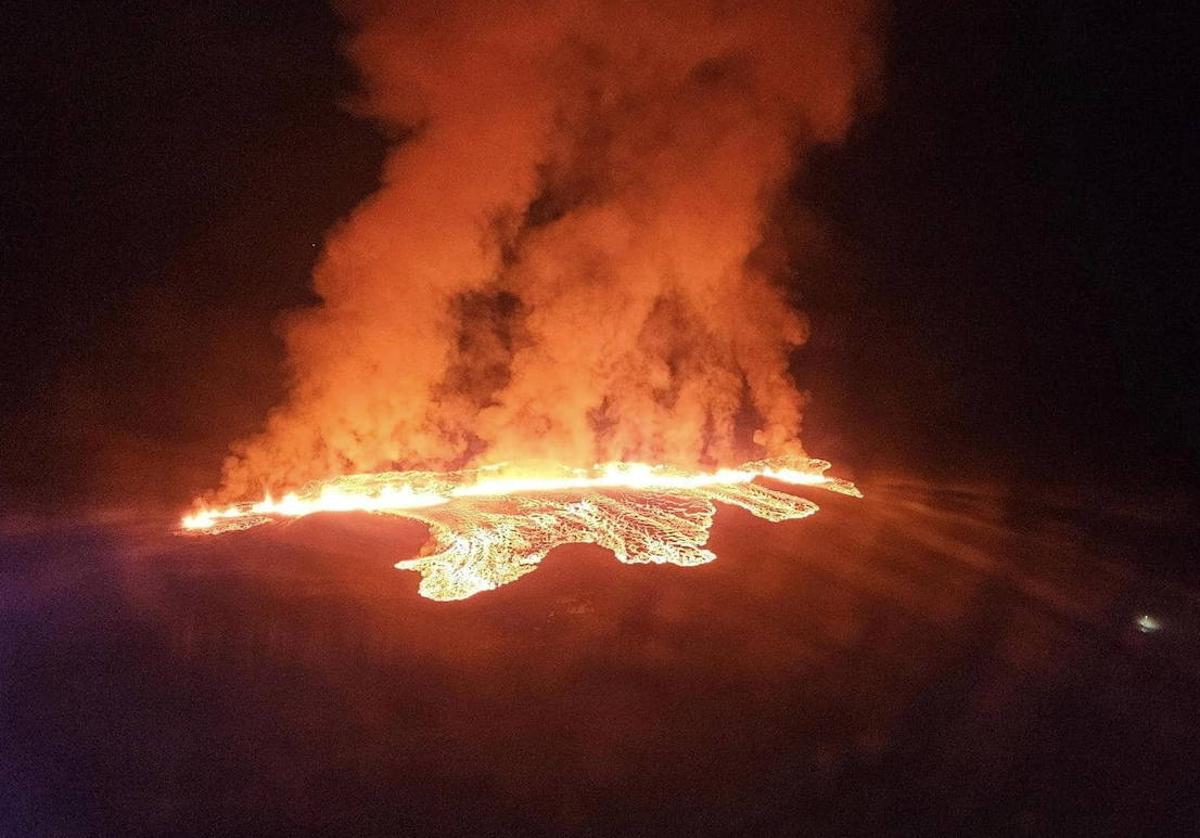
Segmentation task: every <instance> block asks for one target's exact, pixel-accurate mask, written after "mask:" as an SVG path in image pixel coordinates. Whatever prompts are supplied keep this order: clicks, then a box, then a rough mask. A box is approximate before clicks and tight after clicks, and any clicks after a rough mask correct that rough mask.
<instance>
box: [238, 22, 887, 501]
mask: <svg viewBox="0 0 1200 838" xmlns="http://www.w3.org/2000/svg"><path fill="white" fill-rule="evenodd" d="M342 11H343V12H344V15H345V17H346V19H347V20H348V21H349V25H350V27H351V32H352V34H351V36H350V37H349V39H348V42H347V51H348V54H349V55H350V57H351V58H352V60H353V61H354V63H355V64H356V66H357V67H358V69H359V71H360V74H361V78H362V82H363V92H362V94H361V96H360V98H359V100H358V101H357V103H356V105H357V107H358V108H359V109H360V110H361V111H362V112H363V113H364V114H365V115H368V116H370V117H371V118H373V119H375V120H377V121H378V122H380V123H381V124H382V125H383V126H385V127H386V129H387V130H389V131H394V132H395V134H396V136H397V137H402V139H398V140H397V143H396V145H395V147H394V149H393V150H392V152H391V153H390V155H389V156H388V159H387V161H386V163H385V165H384V169H383V172H382V175H381V186H380V188H379V190H378V191H377V192H376V193H375V194H374V195H372V196H371V197H370V198H368V199H367V200H366V201H365V202H364V203H363V204H362V205H361V206H359V207H358V208H357V209H356V210H355V211H354V212H353V213H352V214H351V216H350V217H349V218H348V219H347V220H346V221H345V222H344V223H343V224H341V225H340V227H338V228H337V229H336V230H334V231H332V233H331V234H330V235H329V237H328V240H327V242H326V246H325V251H324V255H323V257H322V260H321V262H320V264H319V265H318V268H317V270H316V272H315V276H314V287H315V290H316V291H317V293H318V295H319V296H320V297H321V300H322V302H321V304H320V305H319V306H317V307H314V308H311V309H306V310H303V311H300V312H296V313H294V314H293V315H292V316H291V317H290V319H289V321H288V323H287V324H286V331H285V333H286V341H287V348H288V353H289V359H290V373H291V376H292V383H291V389H290V395H289V397H288V399H287V401H286V402H285V403H284V404H283V405H281V406H280V407H279V408H277V409H276V410H275V411H274V412H273V413H272V414H271V416H270V417H269V419H268V422H267V425H266V428H265V430H264V431H263V433H262V434H260V435H259V436H257V437H255V438H252V439H249V440H246V441H243V442H242V443H239V444H238V445H237V446H235V449H234V452H233V454H232V456H231V457H230V458H229V460H228V461H227V463H226V470H225V487H224V490H225V493H226V494H229V495H243V494H253V493H256V492H258V491H261V489H262V488H263V487H264V486H267V487H275V488H279V487H285V486H294V485H296V484H298V483H301V482H303V481H305V480H308V479H312V478H318V477H329V476H332V475H335V474H339V473H345V472H351V471H367V470H376V469H381V468H393V467H421V468H431V467H434V468H436V467H454V466H460V465H462V464H464V463H468V462H496V461H506V460H507V461H512V460H529V459H547V458H549V459H554V460H556V461H559V462H566V463H571V464H590V463H593V462H598V461H605V460H620V459H624V460H649V461H656V462H669V463H674V464H680V465H694V464H713V463H729V462H735V461H739V460H741V459H745V455H746V454H755V453H766V454H779V453H786V452H797V453H798V452H800V450H801V449H800V443H799V437H798V434H799V430H800V422H801V414H802V407H803V394H802V393H801V391H799V390H798V389H797V387H796V385H795V383H794V382H793V381H792V380H791V378H790V376H789V375H788V370H787V365H788V357H789V353H790V352H791V350H792V349H793V348H794V347H796V346H798V345H800V344H802V343H803V342H804V340H805V339H806V331H807V329H806V324H805V321H804V319H803V318H802V316H801V315H800V314H799V313H798V312H796V311H795V310H793V309H792V308H791V307H789V305H788V304H787V302H786V300H785V296H784V294H783V292H782V291H781V289H780V288H779V286H778V284H777V283H778V279H779V277H780V275H781V274H782V273H783V272H785V271H786V269H787V265H786V263H785V260H784V259H783V258H781V257H779V256H778V255H777V254H774V253H772V252H771V249H770V248H767V247H764V246H763V242H764V240H765V239H766V237H767V234H768V230H767V224H768V219H769V217H770V212H769V210H770V208H771V206H772V202H773V201H775V200H776V199H777V198H778V196H779V193H780V190H781V188H782V187H783V185H784V184H785V182H786V181H787V179H788V178H789V177H790V176H791V174H792V173H793V172H794V171H795V169H796V167H797V166H800V165H803V159H804V155H805V152H806V150H807V149H809V148H811V147H813V146H814V145H815V144H818V143H830V142H836V141H838V140H839V139H840V138H841V137H842V136H843V135H844V134H845V132H846V131H847V129H848V127H849V126H850V124H851V122H852V120H853V117H854V112H855V108H856V103H857V102H858V101H859V100H860V97H861V94H862V92H863V90H864V88H865V87H866V86H867V85H869V84H870V83H871V81H872V79H873V75H874V72H875V69H876V61H875V50H874V42H873V38H872V31H873V14H874V7H873V5H872V4H871V3H868V2H834V0H819V2H807V3H805V2H745V3H737V2H694V0H693V1H692V2H656V3H644V2H526V3H511V4H500V3H494V2H430V3H419V2H418V3H403V4H392V3H386V2H350V3H346V4H345V5H344V6H342ZM748 429H750V430H748Z"/></svg>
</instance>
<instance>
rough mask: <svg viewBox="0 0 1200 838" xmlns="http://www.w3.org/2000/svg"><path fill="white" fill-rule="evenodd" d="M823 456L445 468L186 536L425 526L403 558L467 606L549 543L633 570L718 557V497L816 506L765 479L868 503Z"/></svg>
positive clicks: (437, 595) (347, 482) (802, 511)
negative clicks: (413, 551)
mask: <svg viewBox="0 0 1200 838" xmlns="http://www.w3.org/2000/svg"><path fill="white" fill-rule="evenodd" d="M828 468H829V463H827V462H824V461H823V460H806V459H796V458H791V459H786V460H784V459H774V460H758V461H755V462H751V463H746V464H745V465H743V466H741V467H739V468H736V469H721V470H718V471H715V472H700V473H696V472H684V471H679V470H676V469H670V468H666V467H663V466H651V465H645V464H641V463H609V464H606V465H603V466H597V467H595V468H593V469H591V470H568V469H556V470H552V471H551V473H547V470H546V469H540V470H539V471H538V473H537V474H529V473H522V472H521V471H519V470H516V469H512V468H510V467H504V466H494V467H490V468H486V469H476V470H470V471H457V472H448V473H436V472H423V471H403V472H401V471H393V472H382V473H378V474H352V475H347V476H343V477H335V478H332V479H330V480H323V481H318V482H316V483H311V484H309V485H308V486H306V487H304V488H303V489H301V490H300V491H299V492H295V493H291V494H287V495H285V496H284V497H283V498H282V499H281V500H278V501H276V500H274V499H273V498H271V497H270V496H268V497H266V498H264V499H263V500H261V501H259V502H257V503H240V504H234V505H233V506H229V507H225V508H221V509H208V508H204V509H200V510H198V511H196V512H195V513H193V514H191V515H187V516H185V517H184V519H183V529H184V530H185V531H192V532H204V533H220V532H228V531H231V530H244V529H248V528H250V527H255V526H258V525H260V524H266V523H270V522H272V521H276V520H280V519H286V518H298V517H302V516H305V515H310V514H313V513H316V512H356V511H365V512H377V513H384V514H389V515H398V516H401V517H405V518H411V519H414V520H417V521H421V522H423V523H425V524H427V525H428V526H429V529H430V539H429V542H428V544H427V545H426V547H425V549H423V550H422V555H421V556H419V557H418V558H415V559H408V560H405V561H401V562H399V563H397V565H396V567H398V568H401V569H404V570H416V571H418V572H419V573H420V574H421V577H422V578H421V586H420V592H421V595H422V596H425V597H428V598H430V599H436V600H454V599H465V598H466V597H469V596H471V595H472V594H476V593H479V592H480V591H486V590H491V589H492V588H496V587H498V586H500V585H503V584H506V583H508V582H512V581H513V580H515V579H517V578H519V577H521V576H523V575H524V574H526V573H529V572H530V571H532V570H534V569H535V568H536V567H537V565H538V563H539V562H541V560H542V559H543V558H545V556H546V554H547V553H549V552H550V551H551V550H552V549H553V548H555V547H558V546H560V545H563V544H598V545H600V546H601V547H605V548H607V549H609V550H612V552H613V553H614V555H616V557H617V559H618V560H620V561H622V562H626V563H635V562H654V563H659V564H661V563H666V562H669V563H671V564H676V565H682V566H688V565H696V564H703V563H704V562H709V561H712V560H713V559H714V558H716V557H715V556H714V554H713V553H712V552H710V551H708V550H706V549H704V547H703V545H704V543H705V542H706V541H707V540H708V533H709V530H710V528H711V527H712V519H713V515H714V514H715V513H716V507H715V506H714V502H718V503H725V504H730V505H733V506H740V507H742V508H743V509H745V510H747V511H749V512H751V513H753V514H754V515H757V516H758V517H760V518H764V519H766V520H768V521H784V520H788V519H794V518H804V517H807V516H809V515H811V514H813V513H814V512H816V511H817V505H816V504H814V503H813V502H811V501H809V500H805V499H804V498H800V497H796V496H794V495H790V494H787V493H785V492H779V491H776V490H774V489H768V488H765V487H763V486H759V485H757V484H755V483H754V482H753V481H754V480H755V479H756V478H759V477H765V478H769V479H772V480H776V481H778V482H781V483H785V484H789V485H793V486H820V487H821V488H824V489H828V490H831V491H834V492H840V493H842V494H847V495H853V496H855V497H861V494H860V493H859V491H858V490H857V489H856V488H855V487H854V486H853V484H851V483H848V482H847V481H845V480H839V479H837V478H834V477H827V476H826V475H825V471H826V470H827V469H828Z"/></svg>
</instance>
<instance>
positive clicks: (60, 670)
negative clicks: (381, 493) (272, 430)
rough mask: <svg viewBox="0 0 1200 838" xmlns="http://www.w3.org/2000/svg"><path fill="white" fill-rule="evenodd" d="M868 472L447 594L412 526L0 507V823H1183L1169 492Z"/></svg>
mask: <svg viewBox="0 0 1200 838" xmlns="http://www.w3.org/2000/svg"><path fill="white" fill-rule="evenodd" d="M863 488H864V489H865V490H866V491H867V497H866V499H864V500H862V501H855V500H852V499H847V498H840V497H836V496H830V495H826V494H824V493H812V494H811V495H810V496H812V497H814V499H816V500H818V502H820V503H821V504H822V507H823V509H822V511H821V512H820V513H819V514H818V515H817V516H815V517H814V518H811V519H808V520H805V521H796V522H791V523H786V524H778V525H773V524H769V523H766V522H764V521H760V520H757V519H754V518H752V517H750V516H749V515H748V514H745V513H742V512H740V511H738V510H732V509H726V510H723V511H722V513H721V514H720V515H719V516H718V520H717V525H716V527H715V530H714V533H713V538H712V542H711V543H712V544H713V545H714V547H715V549H716V551H717V552H718V554H719V556H720V558H719V559H718V560H717V561H716V562H715V563H713V564H711V565H708V566H705V567H700V568H693V569H679V568H673V567H627V566H622V565H619V564H617V563H616V562H615V561H614V560H613V559H612V558H611V556H609V555H607V554H605V553H604V552H603V551H601V550H599V549H595V548H591V547H576V548H570V549H564V550H560V551H558V552H556V553H554V554H552V555H551V556H550V557H549V558H548V559H547V560H546V562H545V563H544V564H543V566H542V567H541V568H540V569H539V570H538V571H537V572H536V573H534V574H532V575H530V576H528V577H526V578H524V579H522V580H520V581H518V582H517V583H515V584H513V585H510V586H508V587H506V588H503V589H501V590H499V591H495V592H492V593H487V594H482V595H479V596H477V597H475V598H473V599H471V600H468V601H466V602H463V603H447V604H439V603H433V602H429V601H426V600H422V599H420V598H418V597H417V596H416V586H417V577H416V576H415V575H413V574H407V573H401V572H399V571H396V570H393V569H392V568H391V564H392V563H393V562H394V561H395V560H396V559H397V558H401V557H403V556H404V555H408V554H410V553H411V552H412V551H413V550H415V549H416V548H417V547H418V546H419V544H420V543H421V541H422V540H423V533H422V530H421V528H420V527H419V526H417V525H415V524H412V523H407V522H396V521H390V520H384V519H379V518H370V517H361V518H347V517H344V516H343V517H335V518H325V519H310V520H304V521H300V522H297V523H295V524H293V525H291V526H286V527H282V526H281V527H276V528H274V529H268V528H264V529H261V530H258V531H252V532H249V533H243V534H234V535H227V536H222V537H218V538H207V537H199V538H183V537H176V536H171V535H168V534H165V533H164V527H166V526H167V525H168V523H169V522H166V521H163V522H141V523H138V524H130V523H119V522H118V523H108V524H95V523H91V524H55V525H49V524H46V523H44V522H42V523H31V522H21V521H16V520H11V519H10V520H8V521H7V522H5V524H4V526H3V529H2V530H0V550H2V556H3V564H2V565H0V573H2V574H3V575H2V577H0V580H2V583H0V790H2V791H0V794H2V798H0V833H2V834H4V835H82V834H106V835H129V834H163V835H166V834H171V835H177V834H231V833H263V832H273V833H291V834H296V833H308V832H318V831H319V832H325V833H328V834H358V833H375V834H430V835H434V834H436V835H448V834H472V835H494V834H522V835H538V834H564V833H568V834H595V835H601V834H603V835H611V834H643V835H652V834H654V835H657V834H680V835H698V834H704V835H736V834H765V835H794V834H798V833H799V834H821V835H832V834H846V833H862V832H871V833H899V834H914V833H915V834H921V833H924V834H955V833H964V832H966V833H974V834H1005V835H1008V834H1053V835H1067V834H1089V835H1095V834H1121V835H1130V834H1141V835H1144V834H1169V833H1174V834H1185V833H1187V832H1190V830H1191V829H1193V828H1194V826H1195V824H1196V823H1197V822H1200V810H1198V808H1197V793H1196V783H1195V778H1196V766H1197V758H1198V757H1200V723H1198V718H1200V717H1198V712H1200V701H1198V699H1200V595H1197V593H1196V588H1195V576H1194V571H1189V567H1190V565H1189V564H1188V562H1189V561H1190V560H1191V556H1190V553H1189V551H1191V550H1192V549H1193V547H1194V545H1195V544H1196V538H1195V535H1196V526H1195V523H1194V520H1193V518H1194V512H1195V508H1194V506H1193V505H1192V504H1191V503H1190V502H1189V501H1186V500H1180V499H1179V498H1171V497H1160V498H1145V499H1143V500H1139V501H1137V502H1131V501H1129V500H1127V499H1125V500H1120V499H1118V498H1119V495H1118V494H1114V495H1112V496H1111V497H1109V498H1107V499H1106V498H1104V497H1101V496H1099V495H1097V494H1095V493H1087V492H1061V491H1060V492H1050V491H1048V490H1045V489H1037V488H1035V487H1030V488H1027V489H1023V490H1021V491H1019V492H1018V491H1013V490H1006V489H1001V488H997V487H994V486H984V485H979V486H948V485H940V486H938V485H930V484H927V483H921V482H917V481H913V480H906V479H900V478H895V479H877V480H874V481H870V482H868V484H867V485H865V486H864V487H863ZM1142 615H1149V616H1150V617H1151V618H1153V620H1155V621H1157V624H1158V626H1159V628H1158V629H1157V630H1155V631H1143V630H1142V629H1141V628H1140V627H1139V625H1138V622H1137V621H1138V619H1139V617H1141V616H1142Z"/></svg>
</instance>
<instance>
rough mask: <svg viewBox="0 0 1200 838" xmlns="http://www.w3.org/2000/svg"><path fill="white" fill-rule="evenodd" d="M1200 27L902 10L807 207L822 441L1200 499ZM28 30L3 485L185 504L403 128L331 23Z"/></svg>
mask: <svg viewBox="0 0 1200 838" xmlns="http://www.w3.org/2000/svg"><path fill="white" fill-rule="evenodd" d="M1181 14H1182V12H1179V13H1175V12H1172V11H1170V10H1168V9H1165V8H1161V9H1155V10H1149V9H1143V8H1136V9H1135V8H1132V7H1130V8H1129V9H1126V10H1124V11H1120V12H1115V13H1109V12H1104V13H1101V11H1100V10H1099V8H1092V9H1072V8H1068V7H1063V6H1061V4H1051V3H1045V4H1037V3H1015V4H1014V3H984V4H970V5H969V6H964V5H962V4H957V3H932V4H931V3H900V4H897V5H896V6H895V7H894V8H893V9H892V10H891V14H890V19H889V20H888V21H887V22H886V23H885V24H884V28H885V31H886V32H887V42H888V47H887V51H886V55H887V58H886V61H887V66H886V71H885V81H884V86H883V89H882V90H880V91H879V95H878V97H877V101H875V102H874V103H873V104H872V105H871V107H870V108H869V111H868V115H867V116H866V117H865V118H863V119H862V120H861V121H860V123H859V125H858V126H857V127H856V128H855V130H854V131H853V133H852V136H851V138H850V140H849V141H848V142H847V143H845V144H844V145H842V146H840V147H832V148H827V149H823V150H821V151H820V152H819V153H818V154H817V155H816V156H815V158H814V159H813V160H812V162H811V164H810V166H809V167H808V168H807V170H806V171H803V172H801V173H799V174H798V175H797V177H796V178H795V182H794V187H793V190H792V192H793V196H794V198H795V201H796V203H795V206H797V207H802V208H803V209H804V211H808V212H813V213H815V214H816V216H817V217H818V218H820V219H821V220H822V221H823V223H824V224H825V226H826V232H825V235H824V237H823V238H824V241H822V242H820V243H818V244H817V245H815V246H814V243H813V242H803V243H798V244H797V247H798V248H799V249H801V250H802V252H803V258H801V259H800V260H798V270H797V273H796V276H794V277H793V279H792V285H791V287H790V289H789V290H790V292H791V293H792V296H793V297H794V298H795V299H796V300H797V301H798V303H799V305H800V306H801V307H802V308H804V309H805V310H806V311H808V312H809V314H810V315H811V316H812V318H813V321H814V324H815V330H814V338H813V340H812V342H811V343H810V345H809V346H808V347H807V348H805V349H803V350H801V351H800V352H799V353H798V354H797V356H796V358H795V368H796V372H797V375H798V376H799V378H800V380H801V381H802V382H804V384H805V385H806V386H808V387H810V388H811V389H812V390H813V394H814V399H813V403H812V406H811V408H810V410H809V414H808V419H807V422H806V431H805V439H806V441H807V443H808V446H809V447H810V449H811V450H812V451H813V452H814V453H815V454H817V455H819V456H823V457H827V458H830V459H834V460H836V461H838V462H839V463H845V464H846V466H847V467H848V468H850V469H852V470H856V471H858V472H863V471H869V470H870V469H872V468H877V467H878V468H885V467H904V468H909V469H912V468H921V469H927V470H929V469H932V470H935V471H950V472H971V471H976V472H980V473H986V474H989V475H993V476H994V475H997V474H998V475H1006V474H1012V473H1017V472H1021V473H1032V474H1036V475H1041V476H1047V477H1057V478H1060V479H1065V480H1067V481H1071V480H1073V479H1077V478H1078V479H1087V480H1093V479H1105V478H1111V477H1114V476H1118V475H1128V474H1129V473H1130V472H1131V471H1133V472H1137V474H1138V478H1137V479H1138V480H1140V481H1144V482H1146V483H1149V484H1157V485H1163V484H1166V485H1174V484H1178V483H1180V482H1186V483H1192V482H1194V477H1195V464H1196V453H1197V448H1196V445H1197V439H1198V430H1197V419H1196V417H1197V413H1198V411H1197V403H1196V387H1195V385H1196V372H1197V369H1196V365H1197V360H1196V359H1197V357H1198V353H1197V351H1196V349H1197V345H1196V344H1197V341H1196V337H1197V330H1196V321H1195V314H1194V312H1195V311H1197V310H1198V309H1200V306H1198V305H1197V300H1196V295H1197V291H1196V283H1195V282H1193V281H1192V279H1193V274H1194V268H1195V258H1194V257H1195V236H1194V234H1191V233H1193V232H1194V231H1193V227H1194V225H1193V224H1192V222H1191V220H1190V215H1189V214H1188V213H1187V212H1186V211H1185V206H1184V199H1185V198H1186V197H1187V196H1186V194H1185V193H1186V192H1187V184H1189V183H1191V182H1193V181H1194V179H1195V178H1194V176H1195V163H1194V159H1193V155H1192V154H1191V153H1190V141H1189V138H1190V136H1191V135H1192V134H1193V133H1194V131H1192V130H1191V121H1192V120H1191V118H1190V117H1191V114H1189V113H1188V112H1187V103H1186V102H1185V101H1184V97H1183V95H1182V88H1181V82H1182V81H1183V78H1184V76H1185V75H1186V73H1185V70H1186V68H1185V66H1184V55H1185V53H1184V50H1183V46H1184V45H1183V43H1182V41H1183V39H1182V37H1181V33H1182V31H1183V30H1184V29H1185V27H1184V25H1183V21H1182V18H1181V17H1179V15H1181ZM9 15H10V19H9V21H8V23H7V25H6V26H5V35H4V36H3V37H4V38H5V40H6V43H5V46H4V54H5V59H4V62H3V63H4V68H5V75H6V79H7V80H6V82H5V90H6V94H7V95H6V110H8V112H9V113H8V115H7V116H6V117H5V119H4V120H3V129H2V130H3V131H4V140H3V143H2V145H3V153H4V166H3V177H4V183H3V194H4V199H5V204H6V211H5V213H4V220H3V228H2V232H3V252H4V260H3V264H4V271H5V274H6V276H7V278H8V282H7V283H6V285H7V286H8V289H9V290H7V291H6V299H5V305H4V306H3V309H2V312H3V314H2V316H3V318H4V320H3V325H2V327H0V334H2V339H3V341H4V343H3V348H2V349H0V359H2V361H0V363H2V364H3V371H2V373H0V386H2V387H3V396H2V398H0V403H2V404H3V418H2V424H3V431H2V433H3V445H4V449H5V451H6V455H5V457H4V458H3V466H2V467H0V468H2V469H3V472H2V474H3V479H2V481H0V486H2V487H3V489H2V491H3V495H0V497H3V499H4V503H5V504H6V505H9V504H11V505H14V506H24V505H28V504H45V503H46V502H50V504H51V505H54V504H59V503H62V502H63V501H65V500H69V501H71V502H73V503H74V502H104V503H110V504H121V503H124V502H126V501H128V500H129V499H131V498H133V499H141V500H144V501H147V500H149V499H154V500H156V501H163V502H167V503H173V504H177V503H179V502H185V501H186V500H188V499H190V498H191V497H193V496H194V495H195V494H196V493H198V492H201V491H203V490H205V489H207V488H210V487H211V486H212V485H213V483H214V482H215V480H216V477H217V473H218V469H219V463H220V460H221V458H222V457H223V455H224V453H225V451H226V449H227V446H228V444H229V443H230V442H231V441H233V440H234V439H237V438H239V437H242V436H244V435H245V434H247V433H248V432H251V431H253V429H254V428H255V427H256V426H257V424H258V423H259V422H261V420H262V417H263V416H264V414H265V412H266V411H267V409H268V408H269V407H270V406H271V405H272V404H275V403H276V402H278V400H279V398H280V397H281V395H282V392H283V389H282V388H283V385H284V373H283V370H282V368H281V364H282V348H281V344H280V341H279V337H278V332H277V331H276V324H277V323H278V321H279V318H280V316H281V315H282V314H283V313H284V312H286V311H287V310H288V309H291V308H294V307H295V306H297V305H302V304H304V303H306V302H311V301H312V297H311V291H310V290H309V272H310V270H311V267H312V264H313V261H314V259H315V257H316V255H317V252H318V248H319V246H320V243H321V241H322V235H323V232H324V231H325V230H327V229H328V228H329V227H330V226H331V225H332V224H334V223H335V222H336V221H337V220H338V219H339V218H340V217H342V216H344V215H345V213H347V212H348V211H349V210H350V209H351V208H352V207H353V206H354V205H355V204H356V203H357V202H358V201H359V200H361V199H362V198H363V197H364V196H365V195H367V194H369V193H370V192H371V191H372V189H373V187H374V185H375V183H376V176H377V170H378V166H379V164H380V162H381V160H382V155H383V152H384V149H385V141H384V139H383V138H382V137H381V136H379V134H378V133H377V132H376V131H375V130H374V128H373V127H372V126H371V125H370V124H368V123H367V122H365V121H363V120H359V119H356V118H354V117H353V116H352V115H351V114H350V112H349V109H348V107H347V106H346V103H347V101H348V100H349V99H350V98H351V95H352V93H353V91H354V85H355V81H354V75H353V72H352V71H351V70H350V68H349V67H348V66H347V65H346V63H345V62H344V61H343V60H342V59H341V58H340V57H339V53H338V32H339V28H338V27H339V22H338V20H337V18H336V16H335V14H334V13H333V12H332V11H330V10H329V9H328V8H327V7H326V6H325V5H324V4H322V3H315V2H314V3H309V2H302V3H274V4H273V3H265V4H264V3H255V4H243V3H226V2H206V3H197V4H186V5H175V4H168V5H165V6H164V5H163V4H155V3H126V2H115V3H106V4H103V5H95V4H75V3H45V4H25V5H23V6H22V7H20V8H17V9H13V10H10V12H9Z"/></svg>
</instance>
